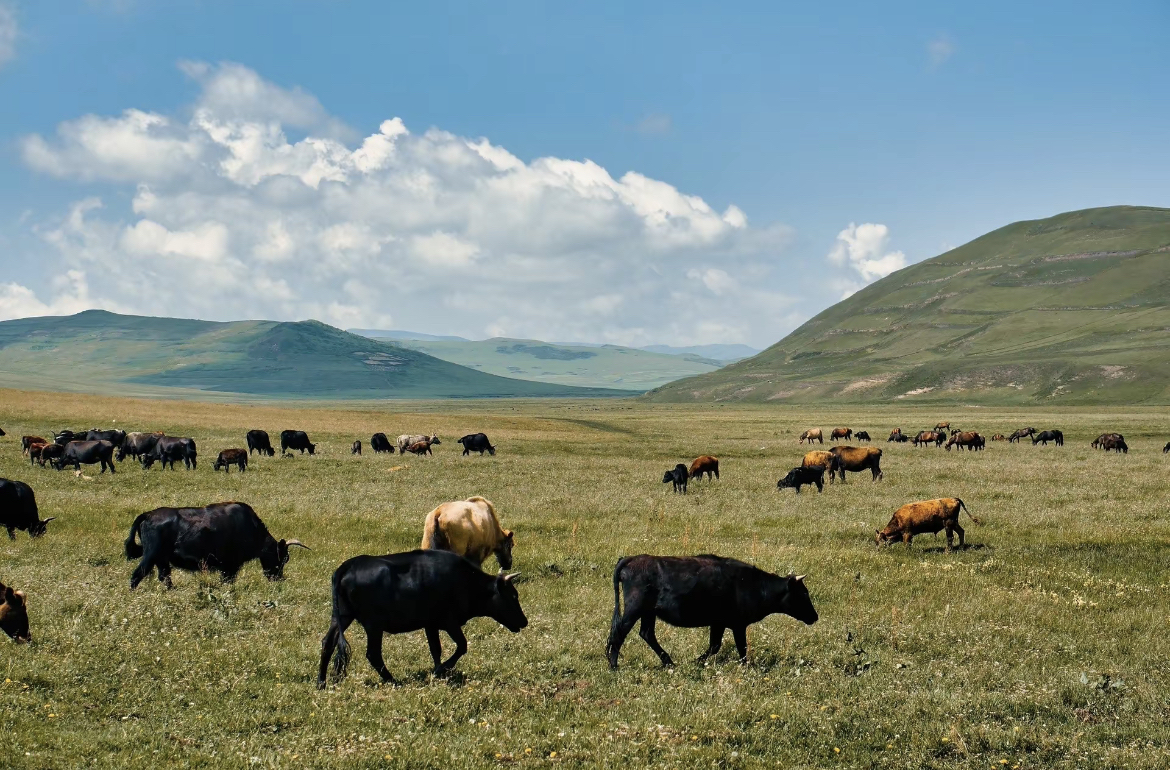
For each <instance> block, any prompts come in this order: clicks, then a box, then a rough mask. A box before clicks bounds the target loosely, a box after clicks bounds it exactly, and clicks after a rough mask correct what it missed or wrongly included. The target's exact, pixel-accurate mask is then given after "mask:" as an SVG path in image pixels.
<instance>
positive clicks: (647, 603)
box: [605, 554, 817, 668]
mask: <svg viewBox="0 0 1170 770" xmlns="http://www.w3.org/2000/svg"><path fill="white" fill-rule="evenodd" d="M623 593H624V594H625V609H624V610H623V609H622V594H623ZM613 605H614V606H613V619H612V621H611V622H610V626H609V639H608V640H607V641H606V644H605V655H606V657H607V658H608V659H609V667H610V668H617V665H618V655H619V654H620V653H621V648H622V643H623V642H624V641H625V639H626V636H627V635H628V634H629V633H630V631H631V630H632V629H633V627H634V624H635V623H639V622H640V623H641V629H640V630H639V632H638V635H639V636H641V637H642V639H643V640H645V642H646V644H648V645H649V646H650V649H651V650H653V651H654V652H655V654H657V655H658V658H659V660H661V661H662V665H664V666H673V665H674V661H673V660H671V658H670V655H668V654H667V652H666V650H664V649H662V646H661V645H659V644H658V639H657V637H656V636H655V634H654V624H655V621H657V620H662V621H663V622H664V623H667V624H668V625H672V626H679V627H682V628H700V627H703V626H708V627H710V629H711V633H710V636H709V640H710V641H709V643H708V645H707V651H706V652H704V653H703V654H702V655H700V656H699V662H702V661H705V660H707V659H708V658H710V657H711V656H713V655H715V654H716V653H718V652H719V649H720V648H721V647H722V646H723V635H724V633H725V632H726V630H727V629H728V628H730V629H731V634H732V637H733V638H734V639H735V649H736V651H737V652H738V653H739V659H740V661H746V660H747V653H748V650H747V627H748V626H750V625H751V624H753V623H757V622H759V621H761V620H763V619H764V618H766V617H768V616H769V615H772V614H775V613H783V614H785V615H788V616H790V617H792V618H795V619H796V620H799V621H800V622H802V623H805V624H807V625H812V624H813V623H816V622H817V611H816V609H815V608H814V607H813V603H812V599H811V598H810V597H809V595H808V589H807V588H805V585H804V575H791V574H790V575H788V576H787V577H781V576H779V575H774V574H772V573H770V572H765V571H764V570H762V569H759V568H757V567H753V566H752V565H750V564H746V563H744V562H742V561H738V560H736V559H727V558H724V557H722V556H715V555H712V554H704V555H701V556H690V557H678V556H649V555H646V554H643V555H641V556H631V557H627V558H624V559H621V560H619V561H618V563H617V566H616V567H615V568H614V571H613Z"/></svg>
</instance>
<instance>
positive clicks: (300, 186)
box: [0, 62, 870, 344]
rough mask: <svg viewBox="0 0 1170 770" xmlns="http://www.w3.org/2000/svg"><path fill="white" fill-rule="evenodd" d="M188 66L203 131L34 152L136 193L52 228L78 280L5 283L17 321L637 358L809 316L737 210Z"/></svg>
mask: <svg viewBox="0 0 1170 770" xmlns="http://www.w3.org/2000/svg"><path fill="white" fill-rule="evenodd" d="M180 68H181V69H182V71H183V72H184V73H185V74H187V75H188V76H189V77H191V78H192V79H193V80H194V81H195V82H197V83H198V84H199V87H200V93H199V96H198V98H197V99H196V100H195V102H194V103H193V104H192V105H191V106H190V110H189V112H188V113H185V114H189V115H190V117H189V118H182V119H180V118H178V117H176V116H173V115H164V114H160V113H157V112H152V111H149V110H146V109H137V108H130V109H126V110H125V111H124V112H123V113H122V114H120V115H114V116H99V115H84V116H81V117H78V118H76V119H74V120H70V121H67V122H65V123H62V124H61V125H59V126H58V128H57V130H56V133H55V135H53V136H48V137H46V136H40V135H32V136H28V137H25V138H24V139H23V141H22V143H21V151H22V155H23V158H24V161H25V162H26V163H27V164H28V165H29V166H30V167H32V168H33V169H36V170H38V171H40V172H43V173H44V174H47V175H51V176H54V177H59V178H62V179H70V180H78V181H81V182H85V183H97V184H99V185H103V186H105V187H110V186H113V188H114V189H117V188H119V187H124V188H128V189H129V190H132V191H133V193H134V194H133V199H132V202H131V204H130V205H129V207H128V208H127V209H126V210H121V211H118V210H110V209H109V208H107V207H106V206H104V205H103V202H102V201H101V200H100V199H98V198H92V197H91V198H86V199H84V200H81V201H79V202H77V203H76V204H74V205H73V206H72V208H71V210H70V211H69V212H68V213H66V214H63V215H61V216H60V217H59V218H58V220H57V221H55V222H52V223H50V224H44V225H41V226H40V228H39V231H38V232H39V233H40V235H41V237H42V238H43V240H44V242H45V244H46V245H47V246H48V247H49V248H50V249H51V251H52V258H53V259H55V260H56V262H57V268H58V269H57V273H58V274H59V275H61V276H62V277H63V278H62V279H60V280H59V281H58V283H57V284H55V285H54V287H53V289H52V296H51V297H50V298H48V299H45V300H41V299H39V298H37V297H36V295H35V294H34V293H33V292H31V291H29V290H28V289H27V288H26V287H23V286H19V285H16V284H7V285H5V286H0V315H3V316H5V317H12V316H14V315H28V314H33V313H42V312H67V311H71V310H72V309H73V308H79V307H80V306H81V305H86V306H91V307H106V308H110V309H121V310H131V311H134V312H140V313H149V314H160V315H162V314H165V315H180V316H195V317H201V318H210V319H228V318H276V319H300V318H308V317H313V318H318V319H320V320H323V321H326V322H329V323H333V324H336V325H339V326H343V327H344V326H363V327H378V326H391V325H393V326H396V327H400V328H415V329H436V330H441V331H445V332H450V333H459V334H465V335H477V334H478V335H483V334H507V335H514V336H532V337H541V338H545V339H585V340H599V341H608V342H615V343H620V344H644V343H649V342H661V341H676V342H679V343H705V342H737V341H743V342H754V343H756V344H763V343H768V342H771V341H774V340H775V339H776V337H777V336H778V335H779V334H780V332H781V331H787V329H788V328H791V326H792V325H794V321H795V320H796V318H797V317H796V315H795V314H796V312H797V311H796V310H795V308H794V300H793V299H792V297H790V296H788V294H787V293H786V292H785V291H783V290H781V289H780V288H779V287H781V286H784V285H786V284H784V283H782V281H783V280H784V277H783V276H780V275H777V273H778V272H780V271H778V270H777V268H778V265H777V263H776V260H777V257H778V256H779V255H780V254H781V253H782V252H783V250H784V249H785V247H786V244H787V243H788V241H789V240H790V230H789V228H787V227H783V226H769V227H756V226H753V225H751V224H749V221H748V218H747V216H746V215H745V214H744V212H743V211H741V210H740V209H739V208H737V207H736V206H734V205H729V206H727V207H726V208H724V209H723V210H722V211H719V210H716V209H715V208H713V207H712V206H711V205H709V204H708V203H707V202H706V201H704V200H703V199H702V198H699V197H697V196H694V195H688V194H685V193H683V192H681V191H679V190H678V189H676V188H675V187H673V186H671V185H670V184H668V183H666V182H663V181H659V180H657V179H652V178H649V177H647V176H645V175H643V174H639V173H637V172H635V171H630V172H627V173H625V174H623V175H621V176H620V177H617V178H615V177H614V176H612V175H611V174H610V173H609V172H608V171H607V170H606V169H605V168H603V167H601V166H600V165H598V164H596V163H594V162H592V161H589V160H565V159H561V158H555V157H546V158H537V159H535V160H532V161H529V162H525V161H523V160H521V159H520V158H518V157H516V156H515V155H513V154H512V153H510V152H508V151H507V150H506V149H504V148H503V147H500V146H498V145H495V144H492V143H491V142H490V141H489V140H487V139H484V138H476V139H472V138H467V137H461V136H456V135H454V134H451V133H448V132H446V131H442V130H439V129H435V128H432V129H429V130H427V131H424V132H422V133H415V132H413V131H411V130H409V129H408V127H407V126H406V125H404V123H403V121H402V120H400V119H398V118H390V119H388V120H386V121H384V122H383V123H382V124H381V125H380V126H379V128H378V131H377V132H375V133H372V134H370V135H368V136H364V137H361V136H359V135H358V134H357V133H356V132H354V131H353V130H352V129H351V128H349V127H347V126H346V125H345V124H344V123H343V122H342V121H340V120H337V119H336V118H334V117H333V116H331V115H329V114H328V113H327V112H326V110H325V109H324V108H323V107H322V105H321V103H320V102H319V101H318V100H317V99H316V98H315V97H314V96H313V95H311V94H308V93H306V92H304V91H301V90H300V89H292V90H290V89H284V88H281V87H279V86H277V85H275V84H273V83H271V82H268V81H266V80H264V79H263V78H261V77H260V76H259V75H258V74H257V73H255V72H254V71H252V70H250V69H248V68H247V67H244V66H241V65H239V64H230V63H229V64H219V65H210V64H206V63H201V62H183V63H181V64H180ZM862 227H870V226H869V225H863V226H862ZM70 276H71V277H70Z"/></svg>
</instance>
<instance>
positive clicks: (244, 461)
mask: <svg viewBox="0 0 1170 770" xmlns="http://www.w3.org/2000/svg"><path fill="white" fill-rule="evenodd" d="M233 465H234V466H236V467H237V468H239V469H240V472H241V473H243V472H244V471H246V470H248V451H247V450H246V449H225V450H223V451H222V452H220V453H219V456H218V457H216V458H215V463H214V464H213V465H212V466H211V470H213V471H218V470H219V469H220V468H223V472H224V473H229V472H231V466H233Z"/></svg>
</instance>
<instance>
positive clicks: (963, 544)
mask: <svg viewBox="0 0 1170 770" xmlns="http://www.w3.org/2000/svg"><path fill="white" fill-rule="evenodd" d="M955 531H956V532H958V533H959V550H962V549H963V548H965V547H966V544H965V543H964V542H963V528H962V527H960V526H959V522H957V521H956V522H955Z"/></svg>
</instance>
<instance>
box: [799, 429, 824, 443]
mask: <svg viewBox="0 0 1170 770" xmlns="http://www.w3.org/2000/svg"><path fill="white" fill-rule="evenodd" d="M814 439H815V440H817V441H819V442H820V443H822V444H823V443H825V435H824V434H823V433H821V429H820V428H809V429H808V430H806V431H805V432H804V433H801V434H800V440H799V441H797V442H796V443H798V444H803V443H804V442H805V441H807V442H808V443H810V444H811V443H812V442H813V440H814Z"/></svg>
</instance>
